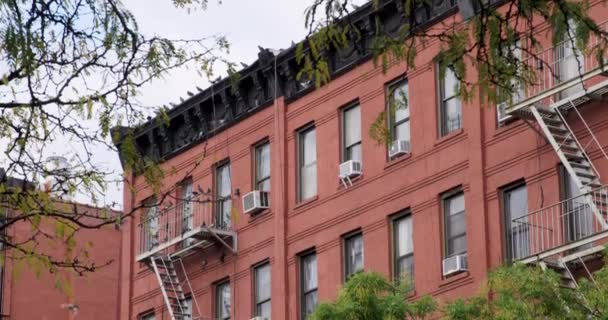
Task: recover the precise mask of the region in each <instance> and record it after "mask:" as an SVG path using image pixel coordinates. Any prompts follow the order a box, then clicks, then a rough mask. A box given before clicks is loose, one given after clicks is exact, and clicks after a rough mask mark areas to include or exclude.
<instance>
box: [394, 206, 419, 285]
mask: <svg viewBox="0 0 608 320" xmlns="http://www.w3.org/2000/svg"><path fill="white" fill-rule="evenodd" d="M406 219H410V221H411V222H410V223H411V224H412V234H411V238H412V252H411V253H407V254H405V255H403V256H398V254H399V253H398V252H397V248H398V243H399V234H398V232H397V231H398V228H397V225H398V223H399V222H400V221H402V220H406ZM390 223H391V241H392V242H391V244H392V254H391V258H392V264H391V267H392V270H393V272H392V273H393V278H394V279H397V280H400V277H401V275H400V274H399V273H400V271H399V262H401V261H402V260H405V259H408V258H412V273H411V274H410V278H411V286H412V289H413V288H414V280H415V279H414V275H415V270H414V261H415V260H414V252H415V247H414V218H413V216H412V212H411V211H410V210H409V209H407V210H404V211H403V212H401V213H398V214H397V215H395V216H393V217H392V218H391V220H390Z"/></svg>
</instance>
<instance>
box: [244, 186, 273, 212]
mask: <svg viewBox="0 0 608 320" xmlns="http://www.w3.org/2000/svg"><path fill="white" fill-rule="evenodd" d="M269 207H270V193H269V192H267V191H258V190H255V191H251V192H249V193H248V194H246V195H244V196H243V213H245V214H254V213H256V212H258V211H260V210H264V209H268V208H269Z"/></svg>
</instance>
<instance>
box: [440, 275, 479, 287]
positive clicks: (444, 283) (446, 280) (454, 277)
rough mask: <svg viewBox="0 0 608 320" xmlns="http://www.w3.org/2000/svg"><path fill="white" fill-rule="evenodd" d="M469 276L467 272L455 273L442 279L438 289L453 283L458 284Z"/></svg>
mask: <svg viewBox="0 0 608 320" xmlns="http://www.w3.org/2000/svg"><path fill="white" fill-rule="evenodd" d="M470 275H471V274H470V273H469V271H463V272H460V273H456V274H453V275H450V276H447V277H444V278H443V280H441V282H440V283H439V287H440V288H441V287H445V286H447V285H450V284H452V283H454V282H458V281H460V280H462V279H465V278H468V277H469V276H470Z"/></svg>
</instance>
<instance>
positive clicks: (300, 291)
mask: <svg viewBox="0 0 608 320" xmlns="http://www.w3.org/2000/svg"><path fill="white" fill-rule="evenodd" d="M312 255H315V257H316V258H317V286H316V287H315V289H311V290H308V291H304V264H303V260H304V259H305V258H307V257H310V256H312ZM297 256H298V301H299V309H300V310H299V312H298V313H299V315H300V320H304V319H306V315H305V314H304V312H305V309H304V306H305V305H306V301H305V299H306V295H308V294H310V293H312V292H314V291H317V294H318V291H319V282H318V280H319V269H318V267H319V266H318V262H319V260H318V256H317V251H316V248H311V249H308V250H305V251H302V252H301V253H299V254H298V255H297ZM317 297H318V296H317Z"/></svg>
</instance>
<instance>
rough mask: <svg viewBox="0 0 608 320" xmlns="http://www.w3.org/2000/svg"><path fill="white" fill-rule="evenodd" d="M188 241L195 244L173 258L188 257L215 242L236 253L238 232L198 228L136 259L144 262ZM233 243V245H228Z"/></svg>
mask: <svg viewBox="0 0 608 320" xmlns="http://www.w3.org/2000/svg"><path fill="white" fill-rule="evenodd" d="M188 239H193V240H194V241H193V243H192V244H190V245H188V246H186V247H184V248H181V249H179V250H178V251H175V252H173V253H171V254H170V256H171V257H183V256H186V255H188V254H189V253H191V252H192V250H194V249H198V248H204V247H206V246H209V245H211V244H213V243H214V241H218V242H220V243H221V244H222V245H224V246H226V247H228V248H229V249H230V250H231V251H232V252H233V253H236V232H235V231H229V230H224V229H218V228H214V227H208V226H204V225H203V226H198V227H195V228H194V229H193V230H190V231H186V232H184V233H182V234H180V235H177V236H176V237H174V238H173V239H171V240H168V241H165V242H163V243H161V244H159V245H157V246H155V247H153V248H152V249H150V250H148V251H145V252H142V253H141V254H139V255H137V257H136V258H135V260H136V261H138V262H142V261H144V260H146V259H148V258H150V257H152V256H154V255H156V254H157V253H159V252H162V251H164V250H167V249H169V248H170V247H172V246H175V245H177V244H179V243H182V242H185V241H186V240H188ZM228 242H232V245H230V244H228Z"/></svg>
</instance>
